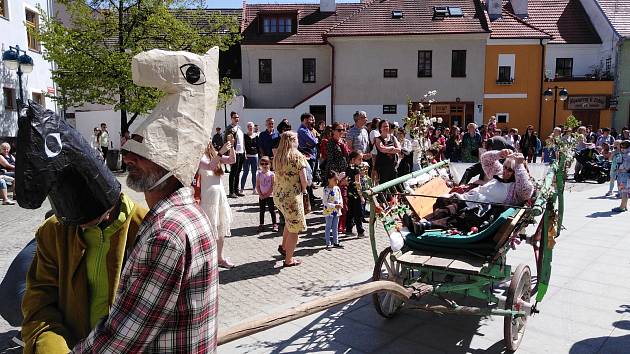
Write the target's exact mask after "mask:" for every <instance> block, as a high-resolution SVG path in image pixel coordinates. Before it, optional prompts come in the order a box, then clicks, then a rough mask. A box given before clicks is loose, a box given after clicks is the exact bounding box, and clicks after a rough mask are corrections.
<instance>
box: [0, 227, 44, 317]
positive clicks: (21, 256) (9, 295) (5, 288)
mask: <svg viewBox="0 0 630 354" xmlns="http://www.w3.org/2000/svg"><path fill="white" fill-rule="evenodd" d="M36 249H37V242H35V239H33V240H31V242H29V243H28V244H27V245H26V246H25V247H24V248H23V249H22V250H21V251H20V253H18V255H17V256H16V257H15V259H14V260H13V262H11V265H10V266H9V270H7V274H6V275H5V276H4V279H2V283H0V299H2V301H0V316H2V317H3V318H4V319H5V320H6V321H7V322H9V324H10V325H11V326H13V327H20V326H21V325H22V320H23V319H24V318H23V317H22V298H23V297H24V292H25V291H26V273H27V272H28V269H29V268H30V267H31V263H32V261H33V257H35V251H36Z"/></svg>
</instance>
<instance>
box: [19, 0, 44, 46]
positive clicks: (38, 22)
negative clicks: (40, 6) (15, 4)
mask: <svg viewBox="0 0 630 354" xmlns="http://www.w3.org/2000/svg"><path fill="white" fill-rule="evenodd" d="M26 10H28V11H31V12H33V13H35V14H36V15H37V23H36V24H35V25H36V27H37V28H39V26H40V25H41V14H40V13H39V10H37V8H36V7H33V6H31V5H28V4H24V9H23V11H22V13H23V14H24V29H25V30H26V31H28V29H27V28H26V26H28V25H27V24H26ZM29 44H30V43H28V32H27V34H26V47H27V48H28V50H30V51H31V52H34V53H41V52H42V43H41V42H39V41H38V42H37V46H38V47H39V48H37V49H34V48H31V47H30V46H29Z"/></svg>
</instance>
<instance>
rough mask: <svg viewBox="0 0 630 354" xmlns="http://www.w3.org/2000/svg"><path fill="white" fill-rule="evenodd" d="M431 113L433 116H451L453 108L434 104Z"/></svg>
mask: <svg viewBox="0 0 630 354" xmlns="http://www.w3.org/2000/svg"><path fill="white" fill-rule="evenodd" d="M431 111H432V112H431V115H433V116H440V115H449V114H450V113H451V107H450V105H448V104H432V105H431Z"/></svg>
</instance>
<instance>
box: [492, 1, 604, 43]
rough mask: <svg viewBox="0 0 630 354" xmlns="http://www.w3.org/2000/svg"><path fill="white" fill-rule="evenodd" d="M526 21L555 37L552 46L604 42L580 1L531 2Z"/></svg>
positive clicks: (551, 41)
mask: <svg viewBox="0 0 630 354" xmlns="http://www.w3.org/2000/svg"><path fill="white" fill-rule="evenodd" d="M505 8H506V6H504V9H505ZM524 21H526V22H527V23H529V24H531V25H532V26H534V27H536V28H538V29H540V30H542V31H544V32H546V33H549V34H550V35H551V36H552V37H553V38H552V39H551V40H550V41H549V43H551V44H599V43H601V42H602V41H601V39H600V38H599V35H598V34H597V32H596V31H595V29H594V28H593V25H592V24H591V21H590V19H589V17H588V15H587V14H586V11H585V10H584V7H582V4H581V3H580V0H529V8H528V17H527V18H525V19H524Z"/></svg>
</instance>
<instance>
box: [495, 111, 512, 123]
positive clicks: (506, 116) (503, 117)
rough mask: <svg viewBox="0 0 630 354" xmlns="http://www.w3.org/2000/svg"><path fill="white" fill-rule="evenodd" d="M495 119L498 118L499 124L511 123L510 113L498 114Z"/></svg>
mask: <svg viewBox="0 0 630 354" xmlns="http://www.w3.org/2000/svg"><path fill="white" fill-rule="evenodd" d="M495 117H497V123H507V122H509V121H510V114H509V113H497V114H495Z"/></svg>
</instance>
